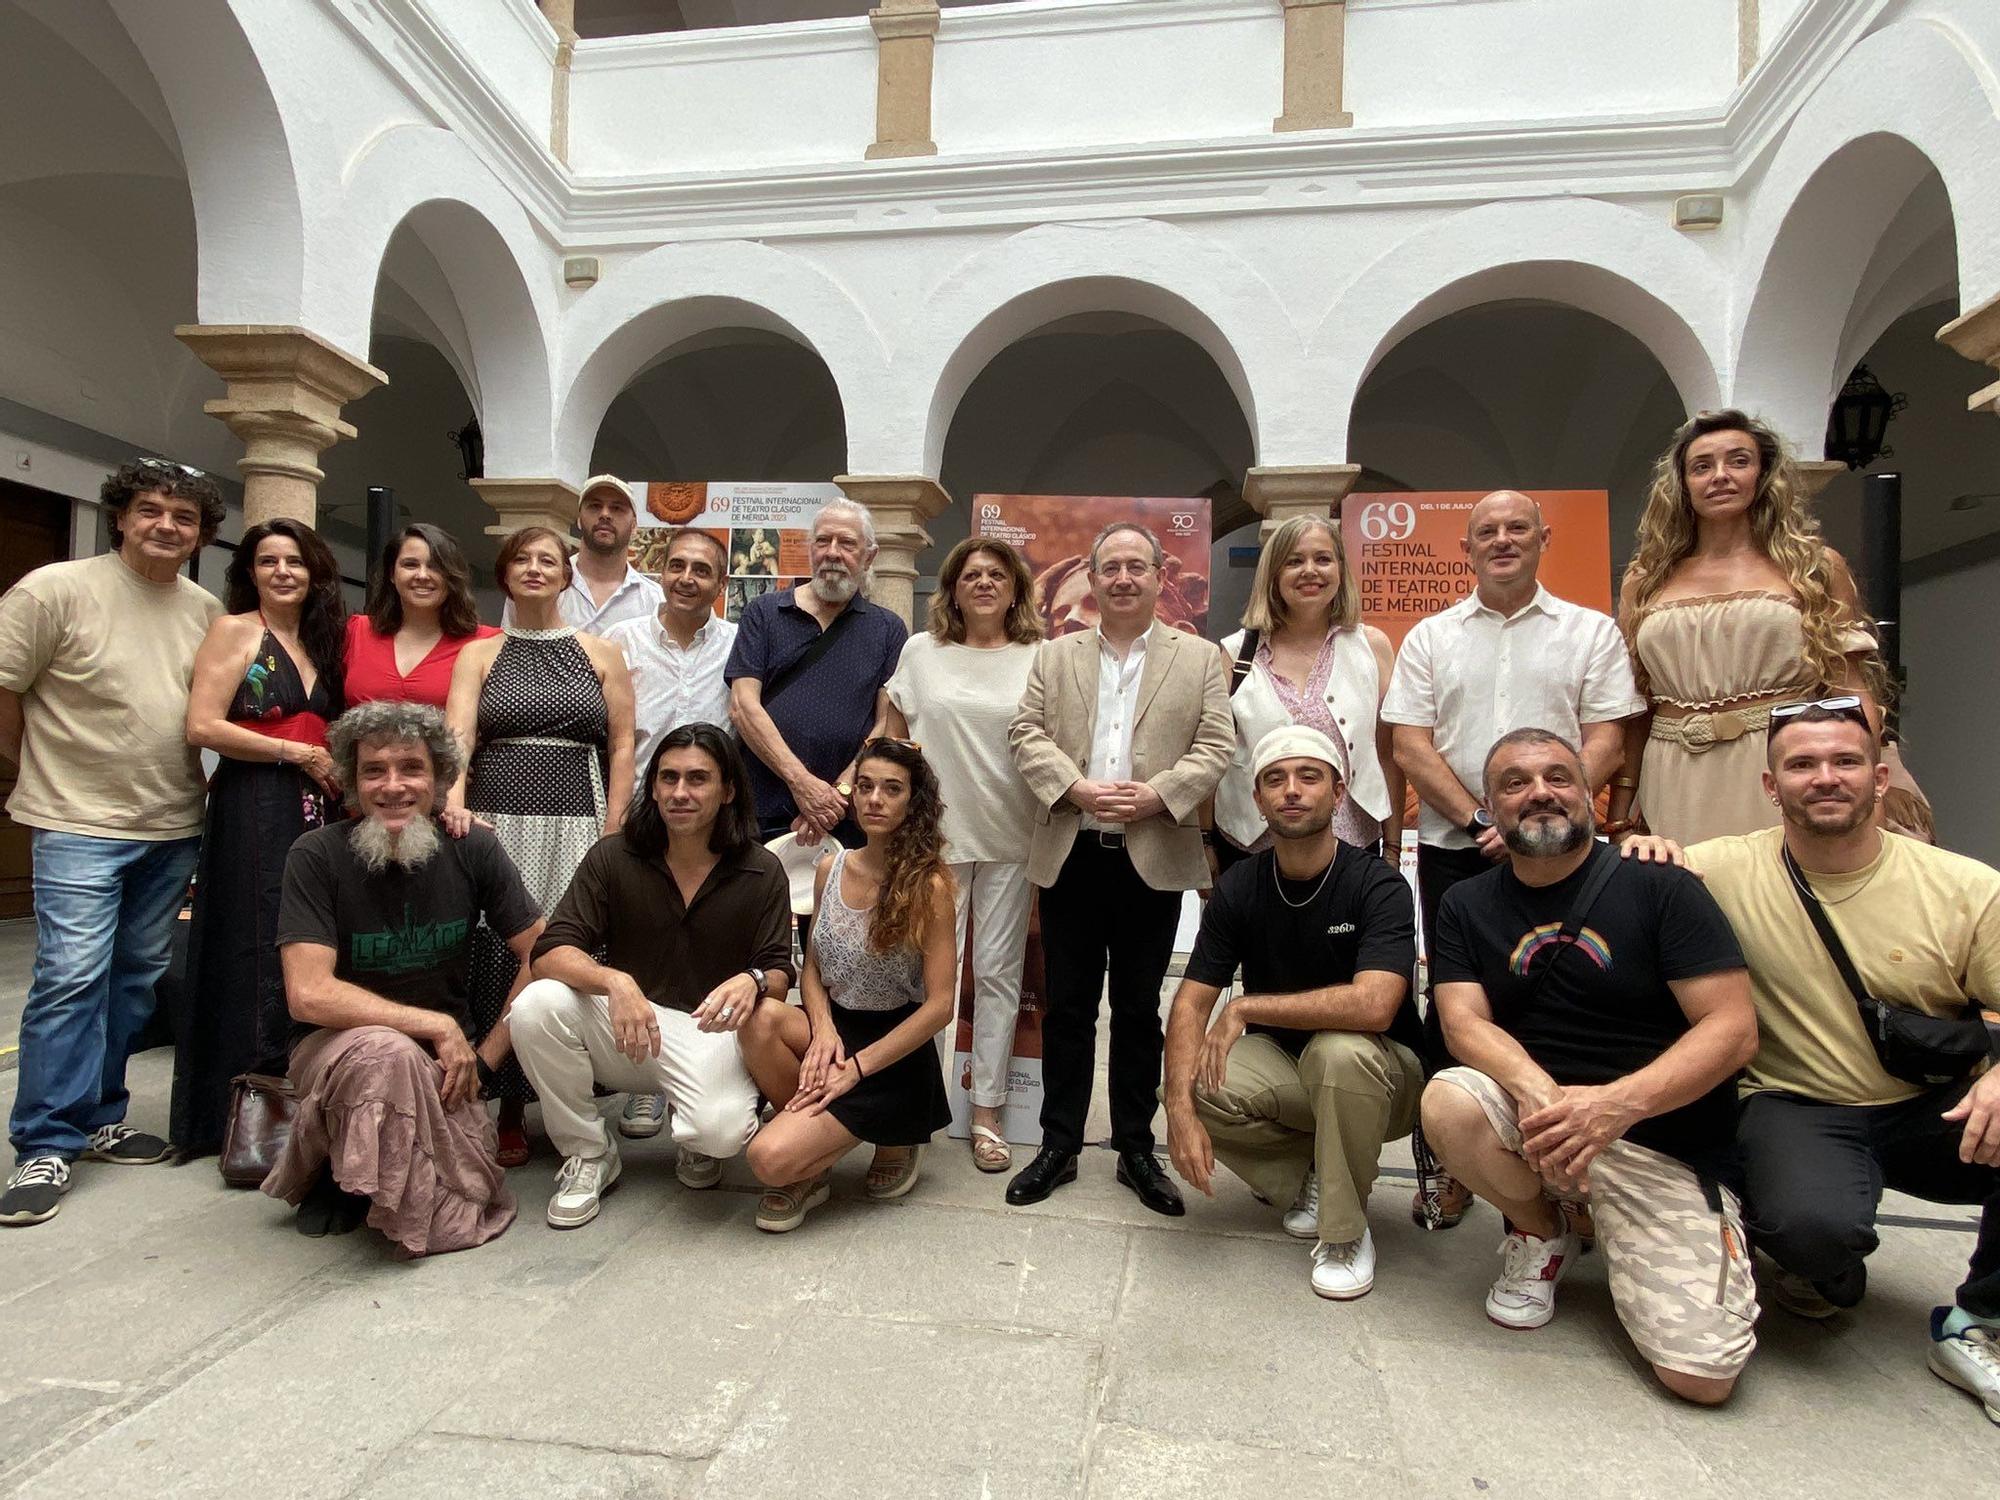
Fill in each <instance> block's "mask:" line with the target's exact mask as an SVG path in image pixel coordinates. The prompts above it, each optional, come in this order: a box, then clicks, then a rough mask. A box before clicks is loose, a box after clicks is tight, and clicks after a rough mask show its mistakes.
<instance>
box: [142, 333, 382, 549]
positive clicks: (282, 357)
mask: <svg viewBox="0 0 2000 1500" xmlns="http://www.w3.org/2000/svg"><path fill="white" fill-rule="evenodd" d="M174 337H176V338H178V339H179V340H180V341H181V342H182V343H183V344H186V345H187V346H188V348H190V349H192V350H193V351H194V354H195V357H196V358H197V359H199V360H200V361H201V362H202V363H203V364H205V365H207V366H208V367H209V368H210V369H211V370H213V371H215V373H216V374H218V375H220V376H221V377H222V378H223V380H224V382H225V383H226V385H227V387H228V389H227V392H226V393H225V394H224V395H223V396H222V397H221V398H220V399H219V400H215V401H210V402H209V403H207V404H206V405H205V406H204V407H203V408H202V410H204V411H206V412H207V413H208V414H209V415H210V416H212V417H220V418H221V419H222V421H223V422H224V423H225V424H227V426H228V428H229V430H230V431H231V432H233V433H235V434H236V436H237V437H239V438H241V439H242V440H243V458H242V460H241V462H239V463H238V464H237V468H238V469H239V470H241V472H242V474H243V524H244V525H246V526H255V525H258V524H259V523H260V522H264V521H269V520H273V519H275V518H277V517H278V516H290V517H291V518H292V519H293V520H297V521H304V522H306V523H307V524H308V525H310V524H312V522H313V521H314V519H315V517H316V515H317V513H318V507H319V482H320V480H322V479H324V478H325V477H326V476H325V475H324V474H323V473H321V472H320V468H319V456H320V454H322V453H324V452H325V451H326V450H327V449H328V448H330V447H332V446H333V445H334V444H335V443H337V442H339V441H340V440H341V439H342V438H351V437H353V436H354V428H353V427H352V426H350V425H349V424H348V423H346V422H343V421H341V420H340V409H341V408H342V407H343V406H345V405H346V404H347V403H348V402H350V401H352V400H354V399H355V398H356V397H357V396H363V395H366V394H367V393H368V392H369V391H372V390H374V389H375V388H376V387H378V386H383V385H387V384H388V383H389V377H388V376H386V375H384V374H383V373H382V372H381V371H380V370H378V369H376V368H375V367H374V366H373V365H371V364H369V363H367V362H366V361H365V360H360V359H356V358H355V357H354V356H353V355H352V354H349V353H348V352H347V351H346V350H344V349H337V348H335V347H334V346H333V345H332V344H330V343H328V342H327V341H326V340H325V339H323V338H321V337H320V336H319V335H318V334H316V333H314V332H312V331H311V330H310V329H306V328H295V327H290V326H283V325H276V324H235V325H204V324H199V323H184V324H182V325H181V326H180V327H178V328H176V329H175V330H174Z"/></svg>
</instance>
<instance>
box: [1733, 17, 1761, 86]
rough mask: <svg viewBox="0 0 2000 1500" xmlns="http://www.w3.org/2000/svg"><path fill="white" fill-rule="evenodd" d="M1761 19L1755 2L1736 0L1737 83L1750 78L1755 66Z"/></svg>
mask: <svg viewBox="0 0 2000 1500" xmlns="http://www.w3.org/2000/svg"><path fill="white" fill-rule="evenodd" d="M1763 25H1764V23H1763V18H1762V17H1761V16H1759V15H1758V13H1757V0H1736V78H1737V81H1738V82H1741V81H1742V80H1743V79H1745V78H1748V77H1749V76H1750V70H1751V69H1752V68H1754V67H1756V66H1757V58H1758V56H1759V54H1760V53H1761V51H1762V43H1761V42H1760V41H1759V34H1760V32H1761V31H1762V30H1763Z"/></svg>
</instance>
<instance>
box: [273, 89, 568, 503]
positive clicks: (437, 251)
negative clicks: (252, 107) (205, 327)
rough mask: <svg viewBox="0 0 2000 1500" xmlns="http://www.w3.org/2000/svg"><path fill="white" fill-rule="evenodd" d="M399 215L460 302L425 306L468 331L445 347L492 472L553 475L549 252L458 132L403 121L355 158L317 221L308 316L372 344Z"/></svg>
mask: <svg viewBox="0 0 2000 1500" xmlns="http://www.w3.org/2000/svg"><path fill="white" fill-rule="evenodd" d="M405 224H407V225H408V226H409V227H410V228H411V229H412V230H413V231H415V232H416V234H417V235H418V237H419V238H420V239H421V240H422V241H423V242H424V244H425V246H426V247H427V248H428V249H429V250H430V251H431V254H432V257H433V258H434V259H435V261H436V263H437V267H438V270H439V271H440V272H441V274H442V276H443V280H444V283H445V287H444V291H445V292H446V294H448V296H449V298H450V300H451V301H452V303H454V304H455V306H454V307H452V308H449V309H447V308H438V307H432V308H427V309H425V310H426V311H427V312H428V313H429V314H430V316H431V320H432V322H433V323H434V324H435V325H436V326H437V327H438V328H440V329H450V330H452V331H453V332H454V333H455V332H456V331H457V330H458V329H460V328H462V329H463V338H464V347H462V348H457V347H454V348H446V349H444V350H442V351H441V352H443V353H444V355H445V357H446V358H447V359H448V360H450V361H451V362H452V364H453V365H454V367H456V368H457V369H458V370H459V373H460V376H461V378H463V379H464V380H465V382H466V386H467V390H468V393H469V394H470V395H471V397H472V400H473V404H474V407H475V409H476V410H477V411H478V413H479V424H480V428H481V430H482V432H483V433H484V435H485V438H486V463H487V470H488V472H489V473H491V474H494V475H496V476H520V477H535V478H540V477H544V476H549V475H550V474H551V469H552V465H553V464H554V402H553V398H552V395H551V391H552V382H551V376H550V365H551V355H550V343H551V340H550V333H549V330H550V328H551V327H552V326H553V324H554V321H555V312H554V306H553V304H554V292H553V283H554V280H555V257H554V253H553V252H552V251H550V250H548V249H547V248H546V247H545V246H543V245H542V243H541V242H540V241H539V240H538V239H537V238H536V236H535V233H534V230H533V227H532V226H531V225H530V223H529V221H528V217H527V214H526V211H525V210H524V209H523V208H522V207H521V205H520V203H519V202H518V201H517V200H516V199H515V198H514V197H513V195H512V194H510V193H508V192H507V191H506V190H505V189H504V188H502V187H501V186H500V184H499V183H498V182H497V181H495V180H494V179H493V177H492V176H491V174H489V173H488V172H487V170H486V169H485V167H484V166H482V165H481V164H480V163H479V161H478V159H477V158H476V157H474V156H473V155H472V153H471V151H470V149H469V148H468V147H467V146H466V145H465V144H464V142H462V141H461V140H459V139H458V137H456V136H454V135H452V134H451V133H450V132H448V131H443V130H437V129H434V128H431V127H428V126H399V127H397V128H395V129H392V130H389V131H386V132H384V133H383V134H382V135H380V136H378V137H377V138H376V139H375V140H374V141H373V142H371V143H370V146H369V148H368V150H367V151H366V152H365V153H364V154H363V155H362V156H361V157H360V158H358V159H357V160H356V161H355V162H354V163H353V164H352V165H351V166H350V168H349V170H348V173H347V180H346V183H345V184H344V186H343V191H342V193H341V197H340V202H339V206H338V208H337V209H336V211H335V212H334V213H332V214H331V215H329V216H328V217H326V218H325V219H323V220H321V221H319V222H317V223H316V224H315V225H314V226H313V235H312V245H313V249H314V254H313V256H312V262H311V264H312V273H311V278H310V280H309V281H308V283H307V286H306V299H307V300H306V312H307V317H308V319H309V320H310V321H309V326H312V327H316V328H321V329H324V330H325V331H326V335H327V337H328V338H330V339H332V340H333V342H334V343H336V344H338V345H340V346H341V347H342V348H344V349H351V350H354V351H356V352H357V353H358V352H360V351H363V350H366V349H367V348H368V345H369V341H370V333H371V330H372V325H373V320H374V307H375V294H376V286H377V283H378V280H379V277H380V272H381V267H382V260H383V256H384V255H385V253H386V252H387V250H388V248H389V241H390V239H391V238H392V237H393V236H394V234H395V233H396V231H397V230H398V229H399V228H401V227H403V226H404V225H405ZM408 290H410V291H411V292H412V294H413V295H418V296H421V295H422V289H420V288H409V289H408Z"/></svg>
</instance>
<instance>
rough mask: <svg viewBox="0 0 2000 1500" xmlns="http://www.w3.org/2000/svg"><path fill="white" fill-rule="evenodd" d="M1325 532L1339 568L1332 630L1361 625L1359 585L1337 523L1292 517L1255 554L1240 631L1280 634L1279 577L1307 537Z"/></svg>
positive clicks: (1282, 617)
mask: <svg viewBox="0 0 2000 1500" xmlns="http://www.w3.org/2000/svg"><path fill="white" fill-rule="evenodd" d="M1314 531H1324V532H1325V533H1326V534H1327V537H1328V538H1329V539H1330V540H1331V541H1332V543H1333V556H1334V561H1335V562H1336V563H1337V564H1338V565H1339V567H1340V583H1339V584H1338V585H1337V586H1336V587H1335V589H1334V591H1333V626H1334V629H1336V630H1346V629H1348V628H1349V627H1350V626H1353V625H1357V624H1359V623H1360V622H1361V581H1360V580H1359V579H1357V578H1356V577H1355V576H1354V570H1353V569H1352V568H1350V567H1348V565H1347V547H1346V544H1345V543H1343V542H1342V541H1341V539H1340V522H1338V521H1336V520H1334V519H1332V518H1331V517H1329V516H1293V517H1292V518H1291V520H1289V521H1287V522H1285V523H1284V524H1283V525H1282V526H1280V527H1279V528H1278V529H1277V530H1276V531H1274V532H1272V533H1271V540H1270V541H1268V542H1266V543H1265V544H1264V547H1263V550H1262V551H1260V552H1259V553H1258V554H1257V573H1256V576H1255V577H1253V578H1252V579H1251V580H1250V599H1249V602H1247V603H1246V604H1245V605H1244V606H1243V628H1244V629H1245V630H1259V631H1262V632H1263V633H1264V634H1266V635H1269V634H1270V633H1271V632H1272V631H1274V630H1282V629H1283V628H1284V627H1285V625H1286V624H1287V623H1288V622H1287V619H1286V614H1287V611H1286V609H1285V599H1284V595H1283V594H1281V593H1280V592H1279V590H1278V577H1279V575H1280V574H1281V573H1283V572H1284V570H1285V560H1286V559H1287V558H1289V557H1290V556H1291V555H1292V553H1293V552H1294V551H1296V550H1297V549H1298V547H1299V545H1300V544H1301V543H1302V542H1303V541H1304V540H1305V538H1306V535H1307V533H1309V532H1314Z"/></svg>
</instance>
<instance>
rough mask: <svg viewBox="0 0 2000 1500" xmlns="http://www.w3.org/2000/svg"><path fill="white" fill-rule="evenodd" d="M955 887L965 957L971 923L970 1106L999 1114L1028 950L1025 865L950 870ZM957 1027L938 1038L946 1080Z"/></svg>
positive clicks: (961, 866)
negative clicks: (1022, 967)
mask: <svg viewBox="0 0 2000 1500" xmlns="http://www.w3.org/2000/svg"><path fill="white" fill-rule="evenodd" d="M951 873H952V877H953V878H954V879H955V880H956V881H957V882H958V895H957V898H956V900H955V902H954V911H953V915H954V917H955V918H956V920H957V923H958V936H957V941H956V945H955V948H954V951H955V952H956V953H957V954H958V955H959V957H960V959H961V961H962V960H963V958H964V956H965V921H966V918H967V917H968V916H970V917H971V918H972V1087H971V1089H970V1090H969V1096H970V1098H971V1100H972V1102H973V1103H974V1104H976V1105H979V1106H980V1107H981V1108H983V1109H998V1108H999V1107H1000V1106H1001V1105H1003V1104H1005V1103H1006V1102H1007V1066H1008V1064H1009V1063H1011V1062H1012V1061H1013V1060H1014V1021H1015V1018H1016V1017H1017V1016H1019V1015H1020V1013H1021V963H1022V960H1023V959H1025V958H1026V957H1027V948H1028V900H1029V897H1030V895H1031V894H1032V889H1031V887H1030V886H1029V885H1028V867H1027V866H1026V865H1025V864H1007V865H1002V864H992V863H989V862H984V861H982V862H979V863H973V864H957V865H953V866H952V867H951ZM957 1035H958V1027H957V1026H956V1025H952V1026H947V1027H945V1028H944V1030H943V1031H941V1032H939V1033H938V1048H939V1050H940V1051H941V1052H943V1053H944V1066H945V1076H946V1077H947V1078H948V1077H950V1076H951V1064H952V1053H953V1050H954V1047H955V1042H956V1038H957Z"/></svg>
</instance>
